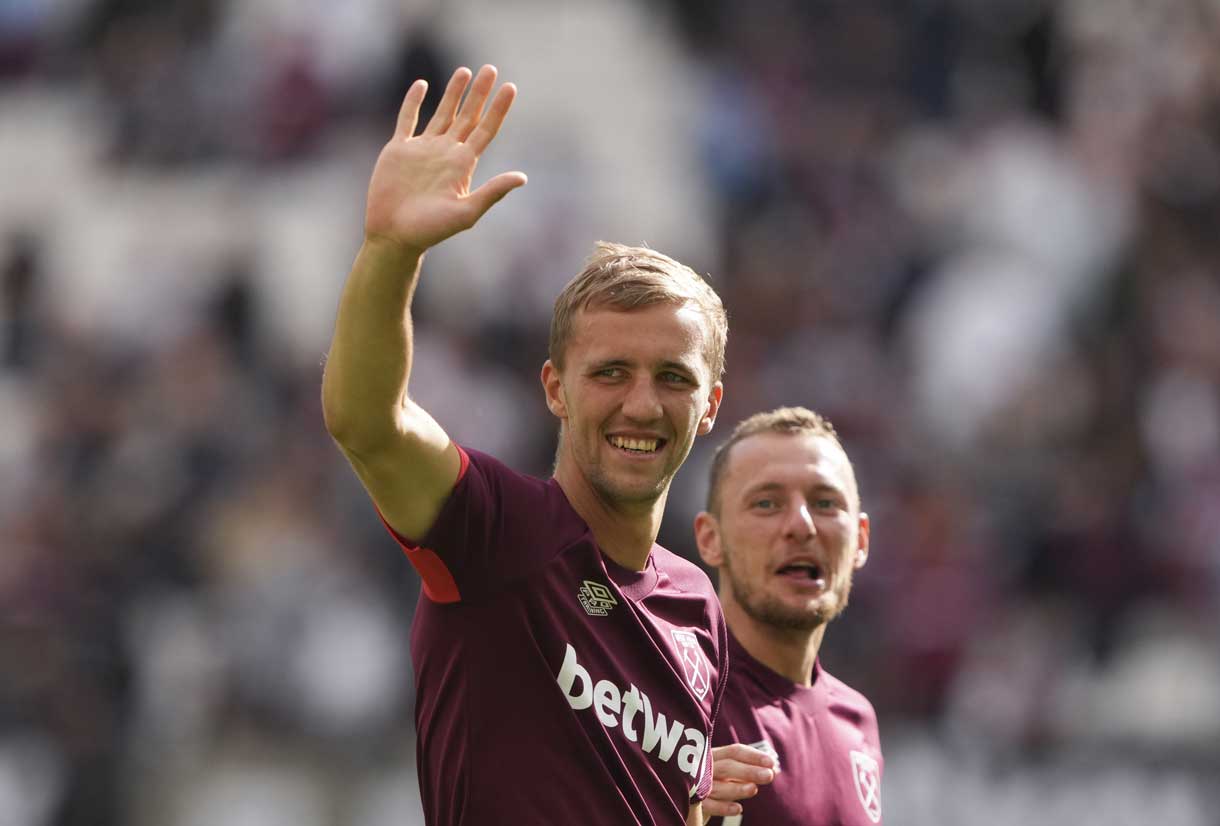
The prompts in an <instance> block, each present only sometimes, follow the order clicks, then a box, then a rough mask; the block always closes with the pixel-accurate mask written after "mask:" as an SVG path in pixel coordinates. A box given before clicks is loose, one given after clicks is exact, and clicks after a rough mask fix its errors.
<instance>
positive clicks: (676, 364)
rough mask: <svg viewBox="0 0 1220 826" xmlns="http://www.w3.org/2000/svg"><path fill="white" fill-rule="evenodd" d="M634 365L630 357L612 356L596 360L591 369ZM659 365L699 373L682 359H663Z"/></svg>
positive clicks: (694, 374) (663, 367)
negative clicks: (681, 360)
mask: <svg viewBox="0 0 1220 826" xmlns="http://www.w3.org/2000/svg"><path fill="white" fill-rule="evenodd" d="M634 365H635V362H633V361H630V360H628V359H622V358H611V359H606V360H604V361H595V362H594V363H593V364H592V366H591V369H593V370H604V369H605V368H607V367H632V366H634ZM659 367H660V369H661V370H679V371H681V372H683V373H687V374H689V375H691V376H697V375H698V371H696V370H695V368H694V367H693V366H692V365H689V364H684V363H682V362H680V361H663V362H661V363H660V365H659Z"/></svg>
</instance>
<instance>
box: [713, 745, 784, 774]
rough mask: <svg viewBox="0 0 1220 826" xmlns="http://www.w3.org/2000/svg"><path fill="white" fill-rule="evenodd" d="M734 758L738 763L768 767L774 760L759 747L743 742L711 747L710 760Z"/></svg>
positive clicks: (770, 766) (772, 766)
mask: <svg viewBox="0 0 1220 826" xmlns="http://www.w3.org/2000/svg"><path fill="white" fill-rule="evenodd" d="M724 759H730V760H736V761H738V762H740V763H747V764H749V765H751V766H762V767H763V768H766V769H770V768H774V767H775V760H774V759H772V757H771V755H769V754H767V753H766V752H765V751H762V750H761V749H756V748H754V747H753V746H747V745H745V744H743V743H733V744H732V745H729V746H717V747H716V748H714V749H712V760H713V761H718V760H724Z"/></svg>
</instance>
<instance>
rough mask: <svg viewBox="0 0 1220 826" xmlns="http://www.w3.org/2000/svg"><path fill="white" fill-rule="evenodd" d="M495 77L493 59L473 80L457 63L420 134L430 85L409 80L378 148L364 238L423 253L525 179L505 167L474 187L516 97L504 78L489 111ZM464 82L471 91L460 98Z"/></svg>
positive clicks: (474, 219) (467, 224)
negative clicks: (388, 133)
mask: <svg viewBox="0 0 1220 826" xmlns="http://www.w3.org/2000/svg"><path fill="white" fill-rule="evenodd" d="M495 83H496V68H495V67H494V66H484V67H483V68H481V69H479V73H478V75H477V76H475V78H474V82H473V83H471V75H470V70H469V69H467V68H465V67H462V68H460V69H458V70H457V71H456V72H454V73H453V77H451V78H450V79H449V84H448V86H446V87H445V94H444V96H443V97H442V98H441V102H440V104H439V105H438V106H437V108H436V113H435V114H433V116H432V119H431V120H430V121H429V122H428V125H427V126H426V127H424V131H423V132H422V133H420V134H419V135H415V126H416V122H417V120H418V118H419V107H420V104H421V103H422V102H423V100H424V95H425V94H426V93H427V91H428V84H427V83H426V82H424V81H423V80H417V81H415V82H414V83H412V84H411V88H410V89H408V90H407V95H406V97H405V98H404V99H403V102H402V109H401V111H400V112H399V114H398V125H397V128H396V129H395V130H394V137H393V138H391V139H390V142H389V143H387V144H386V145H385V148H383V149H382V150H381V155H380V156H378V158H377V165H376V166H375V167H374V168H373V177H372V180H370V181H369V193H368V204H367V206H366V209H365V216H364V234H365V238H366V239H368V240H370V241H388V242H391V243H393V244H395V245H397V246H399V247H402V248H403V249H404V250H406V251H410V252H415V253H421V254H422V253H423V251H424V250H426V249H427V248H428V247H431V246H434V245H436V244H439V243H440V242H441V241H444V240H445V239H446V238H448V237H449V236H451V235H455V234H457V233H459V232H461V231H462V230H464V229H469V228H470V227H472V226H474V224H475V222H477V221H478V220H479V218H481V217H482V216H483V213H485V212H487V210H489V209H491V207H492V205H494V204H495V203H496V202H497V201H499V200H500V199H501V198H503V197H504V196H505V195H507V194H508V193H509V192H511V191H512V190H514V189H516V188H517V187H519V186H521V185H523V184H524V183H525V181H526V178H525V175H524V173H521V172H505V173H502V174H500V175H496V176H495V177H494V178H492V179H491V180H489V181H487V182H486V183H485V184H483V185H482V186H480V187H479V188H478V189H475V190H474V191H471V189H470V184H471V181H472V180H473V178H474V170H475V166H476V165H477V164H478V162H479V156H480V155H482V154H483V150H485V149H486V148H487V146H488V145H489V144H490V143H491V142H492V140H493V139H494V138H495V137H496V133H498V132H499V131H500V126H501V124H503V123H504V117H505V116H506V115H507V114H508V110H509V108H510V107H511V106H512V105H513V99H514V98H515V97H516V96H517V87H516V86H514V85H513V84H511V83H505V84H503V85H502V86H500V88H499V89H498V90H497V91H496V94H495V97H493V98H492V99H491V105H490V106H487V109H486V111H484V106H485V105H486V104H487V100H488V98H489V97H491V90H492V87H493V86H495ZM467 86H469V87H470V93H469V94H468V95H466V98H465V100H464V101H463V100H462V93H463V92H465V91H466V88H467Z"/></svg>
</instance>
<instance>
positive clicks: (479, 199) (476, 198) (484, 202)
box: [466, 172, 527, 221]
mask: <svg viewBox="0 0 1220 826" xmlns="http://www.w3.org/2000/svg"><path fill="white" fill-rule="evenodd" d="M526 181H527V178H526V177H525V173H524V172H504V173H501V174H499V175H497V176H496V177H494V178H492V179H491V180H490V181H488V182H487V183H485V184H483V185H482V186H481V187H479V188H478V189H476V190H475V191H474V192H471V193H470V194H469V195H467V196H466V197H467V199H468V202H469V203H470V204H471V206H472V208H473V209H474V220H475V221H478V220H479V219H480V218H482V217H483V213H485V212H487V210H489V209H491V208H492V207H493V206H495V205H496V203H498V202H499V200H500V199H501V198H503V197H504V196H505V195H507V194H508V193H510V192H512V191H513V190H514V189H516V188H517V187H519V186H524V185H525V183H526Z"/></svg>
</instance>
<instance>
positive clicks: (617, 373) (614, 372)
mask: <svg viewBox="0 0 1220 826" xmlns="http://www.w3.org/2000/svg"><path fill="white" fill-rule="evenodd" d="M593 375H594V376H597V377H598V378H604V379H621V378H623V376H625V375H627V371H625V370H624V369H623V368H621V367H602V368H601V369H600V370H595V371H594V372H593Z"/></svg>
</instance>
